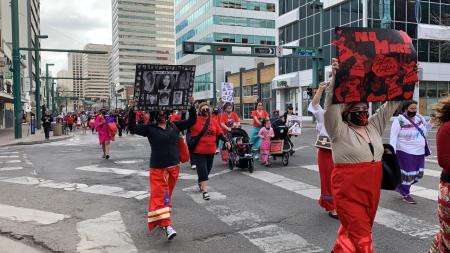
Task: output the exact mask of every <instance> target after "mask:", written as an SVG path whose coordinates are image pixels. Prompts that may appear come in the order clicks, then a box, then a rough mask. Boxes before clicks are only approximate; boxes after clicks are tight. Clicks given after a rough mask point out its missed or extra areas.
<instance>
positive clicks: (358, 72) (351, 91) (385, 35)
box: [333, 27, 418, 104]
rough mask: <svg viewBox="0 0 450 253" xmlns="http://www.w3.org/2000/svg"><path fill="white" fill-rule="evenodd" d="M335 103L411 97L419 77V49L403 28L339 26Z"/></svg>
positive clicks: (382, 100) (336, 44)
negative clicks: (417, 51) (417, 50)
mask: <svg viewBox="0 0 450 253" xmlns="http://www.w3.org/2000/svg"><path fill="white" fill-rule="evenodd" d="M335 33H336V40H335V41H334V42H333V44H334V45H335V46H336V49H337V50H336V54H337V56H336V58H337V59H338V60H339V70H338V71H337V72H336V82H335V85H334V98H333V103H336V104H338V103H352V102H384V101H394V100H409V99H412V97H413V93H414V87H415V84H416V82H417V80H418V76H417V72H416V71H415V67H416V64H417V54H416V49H415V48H414V46H413V44H412V40H411V38H410V37H409V36H408V35H407V34H406V33H405V32H403V31H397V30H390V29H379V28H360V27H336V29H335Z"/></svg>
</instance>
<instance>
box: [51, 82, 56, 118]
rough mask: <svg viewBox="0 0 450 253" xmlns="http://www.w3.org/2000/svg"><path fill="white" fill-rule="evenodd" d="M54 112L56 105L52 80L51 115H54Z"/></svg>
mask: <svg viewBox="0 0 450 253" xmlns="http://www.w3.org/2000/svg"><path fill="white" fill-rule="evenodd" d="M55 112H56V105H55V80H53V79H52V115H54V114H55Z"/></svg>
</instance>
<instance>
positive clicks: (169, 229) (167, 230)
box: [162, 226, 177, 241]
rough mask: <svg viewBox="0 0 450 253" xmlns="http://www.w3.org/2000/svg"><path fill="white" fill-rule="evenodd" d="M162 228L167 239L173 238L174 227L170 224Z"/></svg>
mask: <svg viewBox="0 0 450 253" xmlns="http://www.w3.org/2000/svg"><path fill="white" fill-rule="evenodd" d="M162 229H163V230H164V232H165V233H166V236H167V240H169V241H170V240H172V239H173V238H175V236H177V231H175V229H174V228H173V227H172V226H167V227H163V228H162Z"/></svg>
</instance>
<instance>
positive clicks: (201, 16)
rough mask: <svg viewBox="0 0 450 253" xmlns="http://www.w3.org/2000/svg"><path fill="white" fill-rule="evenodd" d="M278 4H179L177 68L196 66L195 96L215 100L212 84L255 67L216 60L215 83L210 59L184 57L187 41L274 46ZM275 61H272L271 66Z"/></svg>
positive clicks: (194, 0) (244, 61)
mask: <svg viewBox="0 0 450 253" xmlns="http://www.w3.org/2000/svg"><path fill="white" fill-rule="evenodd" d="M276 3H277V0H261V1H256V0H253V1H246V0H176V1H175V31H176V42H175V45H176V61H177V64H187V65H196V66H197V70H196V76H197V77H196V83H195V87H194V91H195V96H196V98H198V99H200V100H207V99H211V98H212V94H213V92H212V84H213V82H215V83H216V84H217V87H218V88H217V89H218V90H220V83H221V82H223V81H224V79H225V72H227V71H231V72H237V71H239V68H241V67H244V68H247V69H250V68H254V67H256V64H257V59H255V58H252V57H240V58H239V59H237V58H235V57H229V56H217V57H216V66H217V69H216V80H213V76H214V74H213V72H212V70H213V63H212V57H211V56H204V55H184V54H183V52H182V44H183V42H184V41H199V42H222V43H223V42H225V43H246V44H264V45H275V37H276V36H275V35H276V28H275V19H276V18H277V13H276ZM269 63H274V60H273V59H271V62H269Z"/></svg>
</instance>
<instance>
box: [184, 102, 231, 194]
mask: <svg viewBox="0 0 450 253" xmlns="http://www.w3.org/2000/svg"><path fill="white" fill-rule="evenodd" d="M198 114H199V116H198V117H197V122H196V123H195V125H194V126H192V128H191V129H190V130H191V132H190V134H191V136H193V137H194V138H195V136H201V137H200V140H199V142H198V144H197V145H196V147H194V150H193V151H192V153H193V154H192V156H193V158H194V161H195V165H196V166H197V175H198V186H199V188H200V191H201V192H202V195H203V199H204V200H209V199H210V198H211V197H210V195H209V194H208V180H209V178H208V176H209V173H210V172H211V169H212V166H213V162H214V154H215V152H216V149H217V142H216V140H217V138H220V139H221V140H222V141H223V142H224V143H225V146H226V147H227V148H228V149H230V147H231V146H230V143H229V142H228V139H227V138H226V137H225V136H224V135H223V131H222V127H221V126H220V125H219V122H218V120H216V119H215V118H214V117H212V115H211V114H210V108H209V105H208V104H207V103H201V104H200V105H199V107H198Z"/></svg>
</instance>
